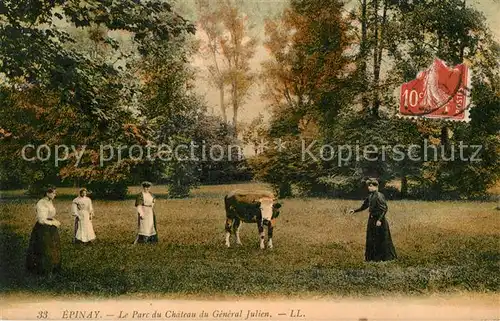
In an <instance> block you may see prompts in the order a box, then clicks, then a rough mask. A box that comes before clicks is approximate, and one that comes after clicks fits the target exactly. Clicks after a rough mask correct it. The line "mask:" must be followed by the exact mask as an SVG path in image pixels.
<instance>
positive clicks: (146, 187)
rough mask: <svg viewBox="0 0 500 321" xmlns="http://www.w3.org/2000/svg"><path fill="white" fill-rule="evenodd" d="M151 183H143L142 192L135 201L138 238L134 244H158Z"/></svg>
mask: <svg viewBox="0 0 500 321" xmlns="http://www.w3.org/2000/svg"><path fill="white" fill-rule="evenodd" d="M150 188H151V183H150V182H143V183H142V192H141V193H139V195H137V198H136V199H135V208H136V210H137V229H138V231H137V237H136V239H135V241H134V244H137V243H157V242H158V234H157V231H156V216H155V213H154V210H153V207H154V204H155V198H154V196H153V194H151V193H150Z"/></svg>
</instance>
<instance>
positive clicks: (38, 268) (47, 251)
mask: <svg viewBox="0 0 500 321" xmlns="http://www.w3.org/2000/svg"><path fill="white" fill-rule="evenodd" d="M55 197H56V188H55V187H49V188H47V189H46V190H45V196H44V197H43V198H42V199H40V200H39V201H38V202H37V203H36V223H35V226H34V227H33V230H32V231H31V237H30V241H29V245H28V251H27V255H26V269H27V270H28V271H29V272H31V273H36V274H39V275H51V274H52V273H59V272H60V271H61V243H60V239H59V230H58V229H59V226H61V223H60V222H59V221H58V220H56V219H55V216H56V208H55V207H54V204H53V203H52V201H53V199H54V198H55Z"/></svg>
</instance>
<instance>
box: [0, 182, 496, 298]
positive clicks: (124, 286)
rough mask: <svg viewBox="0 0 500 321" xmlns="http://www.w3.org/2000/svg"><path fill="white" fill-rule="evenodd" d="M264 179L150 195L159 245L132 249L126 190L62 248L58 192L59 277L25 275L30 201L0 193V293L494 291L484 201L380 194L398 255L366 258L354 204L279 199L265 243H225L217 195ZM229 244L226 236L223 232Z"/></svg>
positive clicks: (490, 228) (67, 232) (250, 231)
mask: <svg viewBox="0 0 500 321" xmlns="http://www.w3.org/2000/svg"><path fill="white" fill-rule="evenodd" d="M265 187H266V186H265V185H262V184H244V185H219V186H202V187H201V188H199V189H197V190H195V191H194V192H193V196H192V197H190V198H187V199H168V198H167V197H166V195H167V191H166V189H165V187H163V186H154V188H153V193H155V195H157V197H158V200H157V203H156V208H155V211H156V215H157V226H158V233H159V239H160V242H159V244H157V245H154V246H151V245H133V244H132V243H133V241H134V239H135V236H136V235H135V232H136V224H137V217H136V213H135V209H134V207H133V206H134V200H133V194H135V193H137V192H139V190H140V189H139V188H138V187H131V188H130V193H131V197H130V198H128V199H127V200H124V201H99V200H96V201H94V209H95V213H96V216H95V218H94V220H93V224H94V229H95V231H96V234H97V237H98V240H97V242H96V243H95V244H93V245H91V246H78V245H75V244H73V243H72V236H73V219H72V218H71V214H70V208H71V199H72V198H73V197H75V195H76V192H77V190H76V189H72V188H61V189H58V196H57V198H56V200H55V206H56V209H57V219H58V220H60V221H61V223H62V225H61V228H60V235H61V243H62V254H63V268H64V270H63V273H62V274H61V275H59V276H54V277H52V278H39V277H34V276H30V275H28V274H26V273H25V272H24V260H25V251H26V249H27V245H28V240H29V235H30V232H31V229H32V227H33V225H34V223H35V211H34V205H35V203H36V201H37V200H36V199H29V198H24V197H22V191H12V192H2V194H1V195H2V202H0V224H1V234H0V259H1V261H0V262H1V263H0V277H1V279H0V286H1V289H2V292H4V293H23V292H29V293H32V294H41V295H80V296H86V295H92V296H104V297H109V296H117V295H141V294H148V295H162V294H164V295H179V296H191V295H202V296H205V297H211V296H213V297H216V296H229V297H243V296H244V297H261V296H273V295H280V296H287V297H295V296H299V297H300V296H301V295H306V294H307V295H317V296H327V295H334V296H380V295H393V294H403V295H415V294H418V295H422V294H432V293H453V292H457V291H458V292H463V291H465V292H468V291H471V292H476V293H477V292H481V293H498V290H499V284H500V282H499V275H500V274H499V273H498V272H499V259H500V253H499V245H500V244H499V235H500V231H499V223H500V216H499V212H498V211H496V210H494V207H495V204H494V203H491V202H420V201H390V202H389V212H388V214H387V217H388V219H389V223H390V227H391V233H392V236H393V240H394V243H395V246H396V250H397V253H398V256H399V258H398V260H396V261H393V262H386V263H365V262H364V261H363V258H364V242H365V231H366V220H367V215H368V213H367V212H366V211H365V212H362V213H357V214H355V215H347V214H346V211H347V209H349V208H354V207H358V206H359V205H360V201H352V200H336V199H313V198H304V199H286V200H283V208H282V211H281V215H280V217H279V218H278V221H277V226H276V228H275V232H274V238H273V241H274V246H275V248H274V249H273V250H264V251H262V250H260V249H259V245H258V233H257V227H256V226H255V225H253V224H243V226H242V229H241V240H242V242H243V245H242V246H239V247H236V246H233V247H232V248H230V249H227V248H226V247H225V246H224V220H225V212H224V204H223V197H224V195H225V193H227V192H228V191H230V190H232V189H234V188H245V189H256V188H265ZM232 242H234V239H232Z"/></svg>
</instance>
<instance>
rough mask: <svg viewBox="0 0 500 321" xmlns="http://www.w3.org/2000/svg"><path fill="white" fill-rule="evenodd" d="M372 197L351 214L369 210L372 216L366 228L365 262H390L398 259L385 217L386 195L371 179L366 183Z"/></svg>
mask: <svg viewBox="0 0 500 321" xmlns="http://www.w3.org/2000/svg"><path fill="white" fill-rule="evenodd" d="M366 184H367V185H368V191H369V192H370V195H369V196H368V197H367V198H366V199H365V201H364V202H363V205H361V207H360V208H358V209H356V210H351V211H350V212H351V213H356V212H361V211H363V210H365V209H367V208H368V209H369V213H370V216H369V218H368V225H367V227H366V249H365V261H375V262H378V261H390V260H394V259H396V258H397V256H396V249H395V248H394V244H393V243H392V238H391V231H390V229H389V223H388V222H387V219H386V217H385V214H386V213H387V210H388V206H387V202H386V201H385V197H384V194H382V193H380V192H379V191H378V182H377V181H376V180H375V179H370V180H368V181H367V182H366Z"/></svg>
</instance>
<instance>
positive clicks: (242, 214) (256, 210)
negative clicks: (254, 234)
mask: <svg viewBox="0 0 500 321" xmlns="http://www.w3.org/2000/svg"><path fill="white" fill-rule="evenodd" d="M224 204H225V206H226V226H225V228H226V246H227V247H230V246H231V244H230V242H229V238H230V236H231V229H232V230H233V231H234V233H235V235H236V244H241V240H240V233H239V229H240V223H241V222H242V221H243V222H245V223H257V228H258V230H259V236H260V248H261V249H265V244H264V225H266V226H267V235H268V242H267V246H268V247H269V248H272V247H273V239H272V238H273V228H274V224H275V220H276V218H277V217H278V215H279V214H280V211H279V209H280V207H281V204H280V203H276V198H275V196H274V194H273V193H271V192H268V191H232V192H230V193H229V194H227V195H226V197H225V198H224Z"/></svg>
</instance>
